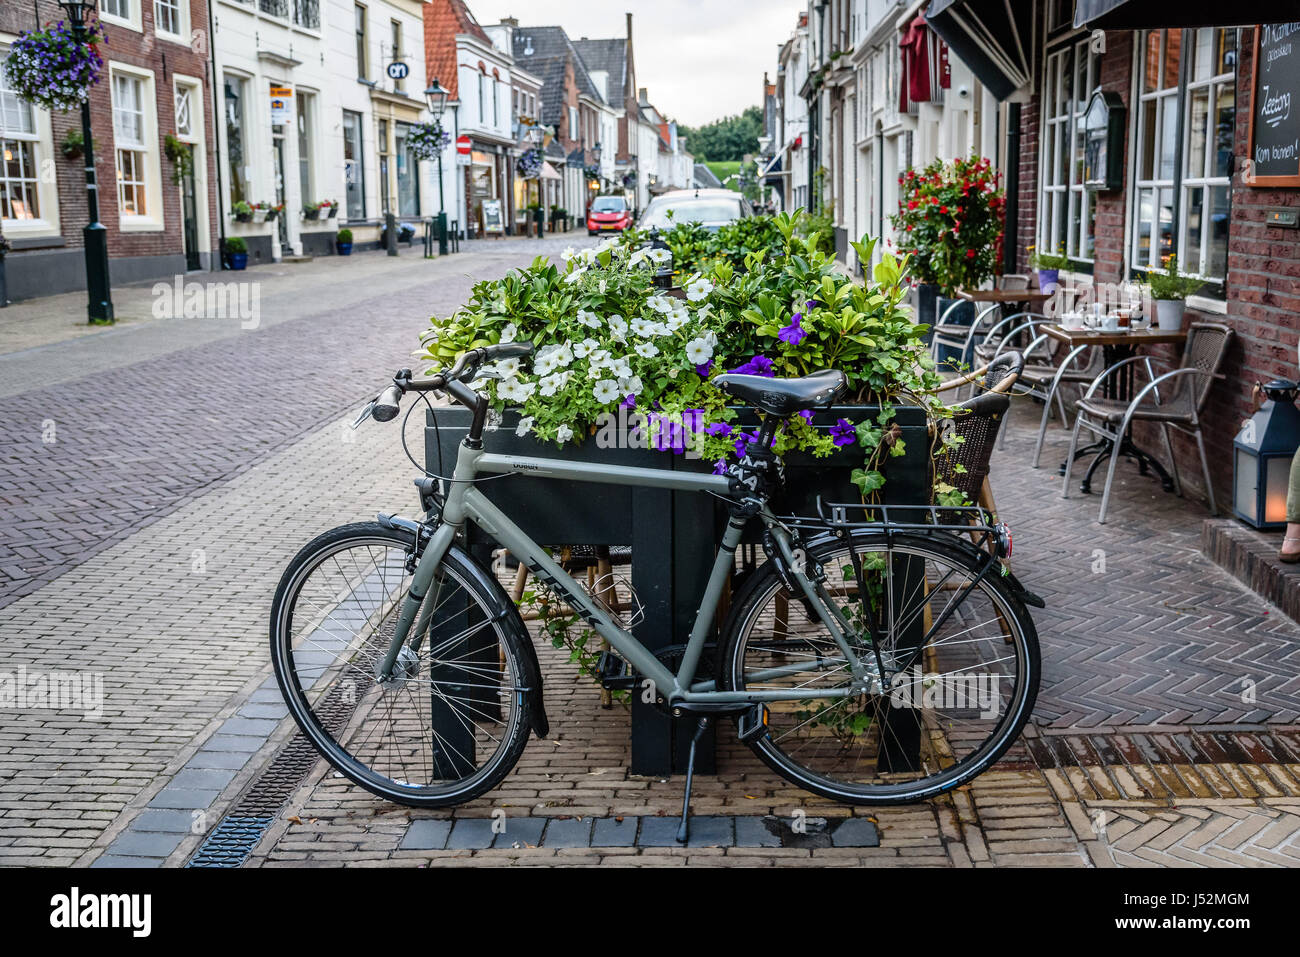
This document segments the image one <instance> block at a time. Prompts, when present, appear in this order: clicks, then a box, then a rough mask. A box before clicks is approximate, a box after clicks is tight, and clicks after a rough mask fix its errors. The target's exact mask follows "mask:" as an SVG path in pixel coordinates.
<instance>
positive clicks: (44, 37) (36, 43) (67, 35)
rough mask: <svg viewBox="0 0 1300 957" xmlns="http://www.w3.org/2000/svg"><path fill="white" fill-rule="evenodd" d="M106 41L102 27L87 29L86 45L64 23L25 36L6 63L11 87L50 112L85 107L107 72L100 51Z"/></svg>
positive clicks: (10, 51) (16, 44) (27, 99)
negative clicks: (100, 44) (101, 45)
mask: <svg viewBox="0 0 1300 957" xmlns="http://www.w3.org/2000/svg"><path fill="white" fill-rule="evenodd" d="M103 39H104V34H103V31H102V30H101V29H100V27H99V24H95V25H93V26H90V27H87V28H86V39H85V42H82V41H81V40H79V39H78V38H77V37H76V35H75V34H74V33H73V32H72V30H71V29H70V28H69V27H67V26H65V25H64V24H63V22H62V21H59V22H58V23H56V24H54V25H53V26H49V27H46V28H45V29H44V30H33V31H31V32H29V33H24V34H22V35H21V36H19V37H18V39H17V40H15V41H14V42H13V46H12V47H10V50H9V57H8V59H6V60H5V64H4V69H5V79H6V80H7V81H8V84H9V88H10V89H11V90H13V91H14V92H15V93H16V94H17V95H18V96H19V97H20V98H21V99H23V100H26V101H27V102H28V103H32V104H34V105H36V106H41V107H44V108H45V109H47V110H59V111H61V112H63V113H66V112H68V111H69V110H71V109H74V108H76V107H79V106H81V104H82V103H85V102H86V101H87V100H88V99H89V98H90V88H91V87H92V86H94V85H95V84H96V83H98V82H99V79H100V77H101V76H102V75H103V72H104V61H103V59H102V58H101V57H100V55H99V50H98V44H99V43H100V42H101V41H102V40H103Z"/></svg>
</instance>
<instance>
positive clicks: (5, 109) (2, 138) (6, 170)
mask: <svg viewBox="0 0 1300 957" xmlns="http://www.w3.org/2000/svg"><path fill="white" fill-rule="evenodd" d="M0 53H2V54H4V55H7V54H8V51H0ZM0 59H3V56H0ZM39 147H40V144H39V142H38V137H37V134H36V121H35V118H34V117H33V115H32V107H31V105H30V104H28V103H26V102H25V101H23V100H20V99H19V98H18V95H17V94H16V93H14V92H13V90H11V89H9V87H8V82H7V81H6V80H5V77H4V71H3V70H0V150H3V151H4V152H3V154H2V155H3V159H4V165H3V166H0V218H3V219H6V220H34V219H39V218H40V215H41V204H40V182H39V176H38V174H39V171H40V166H39Z"/></svg>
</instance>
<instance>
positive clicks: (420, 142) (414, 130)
mask: <svg viewBox="0 0 1300 957" xmlns="http://www.w3.org/2000/svg"><path fill="white" fill-rule="evenodd" d="M450 145H451V134H450V133H448V132H447V131H446V130H444V129H443V128H442V123H440V122H439V121H438V120H433V121H432V122H430V123H416V124H415V125H414V126H412V127H411V128H410V129H409V130H407V131H406V146H407V148H408V149H409V150H410V151H411V152H412V153H414V154H415V156H416V157H417V158H418V159H422V160H429V159H435V158H436V157H437V156H438V154H439V153H441V152H442V151H443V150H444V149H446V148H447V147H448V146H450Z"/></svg>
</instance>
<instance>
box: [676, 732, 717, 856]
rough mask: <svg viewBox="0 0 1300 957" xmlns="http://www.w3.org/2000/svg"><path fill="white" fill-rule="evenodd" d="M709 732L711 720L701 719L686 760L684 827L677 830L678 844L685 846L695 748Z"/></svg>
mask: <svg viewBox="0 0 1300 957" xmlns="http://www.w3.org/2000/svg"><path fill="white" fill-rule="evenodd" d="M707 730H709V719H708V718H700V721H699V724H697V725H696V726H695V734H694V735H693V736H692V737H691V752H690V754H689V755H688V756H687V758H686V794H685V795H683V797H682V825H681V827H679V828H678V829H677V843H678V844H685V843H686V841H687V839H688V838H689V837H690V834H691V825H690V820H691V779H692V778H694V776H695V746H696V745H697V744H699V743H700V739H701V738H702V737H704V732H705V731H707Z"/></svg>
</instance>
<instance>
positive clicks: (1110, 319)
mask: <svg viewBox="0 0 1300 957" xmlns="http://www.w3.org/2000/svg"><path fill="white" fill-rule="evenodd" d="M1099 327H1100V328H1101V331H1102V332H1118V331H1119V316H1117V315H1115V314H1114V313H1110V314H1109V315H1105V316H1102V317H1101V319H1100V321H1099Z"/></svg>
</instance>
